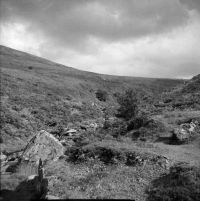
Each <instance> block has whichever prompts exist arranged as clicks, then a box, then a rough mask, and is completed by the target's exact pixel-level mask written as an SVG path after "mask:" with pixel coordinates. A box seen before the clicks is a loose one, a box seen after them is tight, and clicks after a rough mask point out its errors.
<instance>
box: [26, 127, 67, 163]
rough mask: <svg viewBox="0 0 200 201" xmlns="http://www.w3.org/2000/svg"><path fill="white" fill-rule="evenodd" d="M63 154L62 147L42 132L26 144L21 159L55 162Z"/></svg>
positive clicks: (53, 138) (46, 133)
mask: <svg viewBox="0 0 200 201" xmlns="http://www.w3.org/2000/svg"><path fill="white" fill-rule="evenodd" d="M63 153H64V147H63V146H62V144H61V143H60V142H59V140H58V139H56V138H55V137H54V136H53V135H52V134H50V133H48V132H46V131H44V130H42V131H40V132H39V133H38V134H37V135H35V136H34V137H33V138H32V139H31V140H30V141H29V143H28V144H27V146H26V147H25V149H24V152H23V154H22V159H24V160H28V161H32V162H37V161H39V159H41V160H42V161H43V162H47V161H51V160H54V161H55V160H57V159H58V158H59V157H60V156H61V155H63Z"/></svg>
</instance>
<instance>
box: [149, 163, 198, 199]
mask: <svg viewBox="0 0 200 201" xmlns="http://www.w3.org/2000/svg"><path fill="white" fill-rule="evenodd" d="M148 194H149V197H148V199H147V200H148V201H160V200H162V201H196V200H200V169H199V168H196V167H189V166H186V165H183V164H178V165H176V166H174V167H171V168H170V173H169V174H167V175H164V176H162V177H160V178H158V179H156V180H154V181H153V183H152V186H151V187H150V189H149V190H148Z"/></svg>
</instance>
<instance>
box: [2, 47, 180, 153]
mask: <svg viewBox="0 0 200 201" xmlns="http://www.w3.org/2000/svg"><path fill="white" fill-rule="evenodd" d="M0 61H1V107H2V115H1V117H2V124H1V129H2V140H3V142H5V144H7V145H8V144H10V143H11V146H6V147H7V148H9V147H10V148H12V149H13V148H16V147H15V146H16V145H19V146H21V145H20V144H21V143H23V141H24V140H25V141H26V139H27V137H30V136H31V135H32V134H33V133H35V132H36V131H38V130H40V129H47V128H49V125H50V124H51V122H54V121H55V123H56V124H61V125H63V126H67V125H68V124H70V123H77V122H78V123H80V122H81V121H82V120H83V119H84V120H87V119H93V118H94V117H95V118H100V117H101V116H102V111H101V109H102V107H105V106H109V105H110V106H112V107H114V106H115V105H116V101H115V97H114V94H115V93H116V92H122V91H124V90H125V89H127V88H138V89H139V90H140V91H141V90H145V91H147V92H149V93H150V94H160V93H161V92H162V91H164V90H169V89H170V88H173V87H175V86H176V85H177V84H180V83H182V82H183V81H182V80H170V79H153V78H137V77H120V76H109V75H101V74H96V73H91V72H86V71H80V70H77V69H74V68H71V67H66V66H64V65H60V64H57V63H54V62H51V61H48V60H46V59H42V58H40V57H36V56H33V55H30V54H27V53H24V52H21V51H17V50H14V49H11V48H7V47H4V46H1V48H0ZM98 89H101V90H105V91H106V92H107V93H108V101H106V102H101V101H99V100H98V99H97V98H96V95H95V92H96V91H97V90H98ZM13 138H16V139H15V140H16V141H19V142H20V143H14V141H13ZM21 140H22V141H21ZM13 143H14V144H13ZM13 145H14V146H13Z"/></svg>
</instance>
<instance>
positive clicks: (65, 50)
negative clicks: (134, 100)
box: [0, 0, 200, 78]
mask: <svg viewBox="0 0 200 201" xmlns="http://www.w3.org/2000/svg"><path fill="white" fill-rule="evenodd" d="M0 1H1V5H0V9H1V10H0V13H1V16H0V17H1V35H0V43H1V44H3V45H6V46H9V47H12V48H14V49H18V50H22V51H25V52H29V53H32V54H36V55H38V56H41V57H44V58H47V59H50V60H52V61H56V62H58V63H62V64H65V65H67V66H72V67H75V68H78V69H82V70H87V71H93V72H98V73H104V74H114V75H129V76H142V77H171V78H190V77H191V76H193V75H195V74H198V73H200V0H0Z"/></svg>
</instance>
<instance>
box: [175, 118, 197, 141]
mask: <svg viewBox="0 0 200 201" xmlns="http://www.w3.org/2000/svg"><path fill="white" fill-rule="evenodd" d="M196 133H199V131H198V122H195V123H194V122H193V121H192V122H191V123H184V124H181V125H180V126H179V128H175V129H174V130H173V131H172V134H173V136H172V137H173V139H174V140H177V141H179V142H181V143H183V142H186V141H188V140H189V139H190V138H191V137H192V136H193V135H195V134H196Z"/></svg>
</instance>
